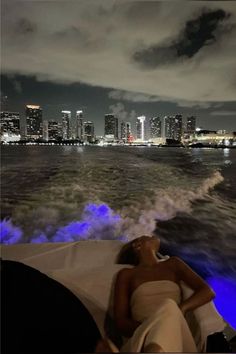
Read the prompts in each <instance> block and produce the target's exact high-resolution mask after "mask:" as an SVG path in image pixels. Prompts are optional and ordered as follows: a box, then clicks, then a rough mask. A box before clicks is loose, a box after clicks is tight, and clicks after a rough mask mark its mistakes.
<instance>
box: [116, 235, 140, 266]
mask: <svg viewBox="0 0 236 354" xmlns="http://www.w3.org/2000/svg"><path fill="white" fill-rule="evenodd" d="M133 241H134V240H132V241H130V242H128V243H126V244H124V246H122V247H121V250H120V252H119V253H118V256H117V258H116V263H118V264H131V265H134V266H136V265H138V264H139V257H138V255H137V253H136V252H135V250H134V248H133Z"/></svg>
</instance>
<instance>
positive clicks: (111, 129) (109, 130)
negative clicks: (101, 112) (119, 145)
mask: <svg viewBox="0 0 236 354" xmlns="http://www.w3.org/2000/svg"><path fill="white" fill-rule="evenodd" d="M105 137H107V138H111V139H112V138H113V139H118V118H116V117H115V116H114V114H105Z"/></svg>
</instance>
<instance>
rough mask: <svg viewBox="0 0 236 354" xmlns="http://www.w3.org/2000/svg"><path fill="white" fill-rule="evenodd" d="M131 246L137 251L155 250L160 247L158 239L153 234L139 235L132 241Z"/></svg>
mask: <svg viewBox="0 0 236 354" xmlns="http://www.w3.org/2000/svg"><path fill="white" fill-rule="evenodd" d="M132 246H133V248H134V250H135V251H137V252H139V251H141V250H144V249H152V250H154V251H155V252H157V251H158V250H159V248H160V239H159V238H157V237H155V236H141V237H138V238H136V239H135V240H134V241H133V242H132Z"/></svg>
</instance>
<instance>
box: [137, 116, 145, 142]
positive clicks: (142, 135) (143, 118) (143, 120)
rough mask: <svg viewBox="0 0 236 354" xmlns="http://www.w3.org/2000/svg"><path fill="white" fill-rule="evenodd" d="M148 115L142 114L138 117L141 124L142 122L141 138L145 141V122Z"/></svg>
mask: <svg viewBox="0 0 236 354" xmlns="http://www.w3.org/2000/svg"><path fill="white" fill-rule="evenodd" d="M145 119H146V117H145V116H140V117H137V120H139V122H140V124H141V136H140V138H141V140H142V141H144V140H145V139H144V122H145Z"/></svg>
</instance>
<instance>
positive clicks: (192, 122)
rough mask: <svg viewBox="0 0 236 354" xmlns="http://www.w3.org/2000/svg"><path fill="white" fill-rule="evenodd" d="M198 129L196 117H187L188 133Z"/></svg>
mask: <svg viewBox="0 0 236 354" xmlns="http://www.w3.org/2000/svg"><path fill="white" fill-rule="evenodd" d="M195 130H196V117H194V116H191V117H187V125H186V133H187V134H194V132H195Z"/></svg>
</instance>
